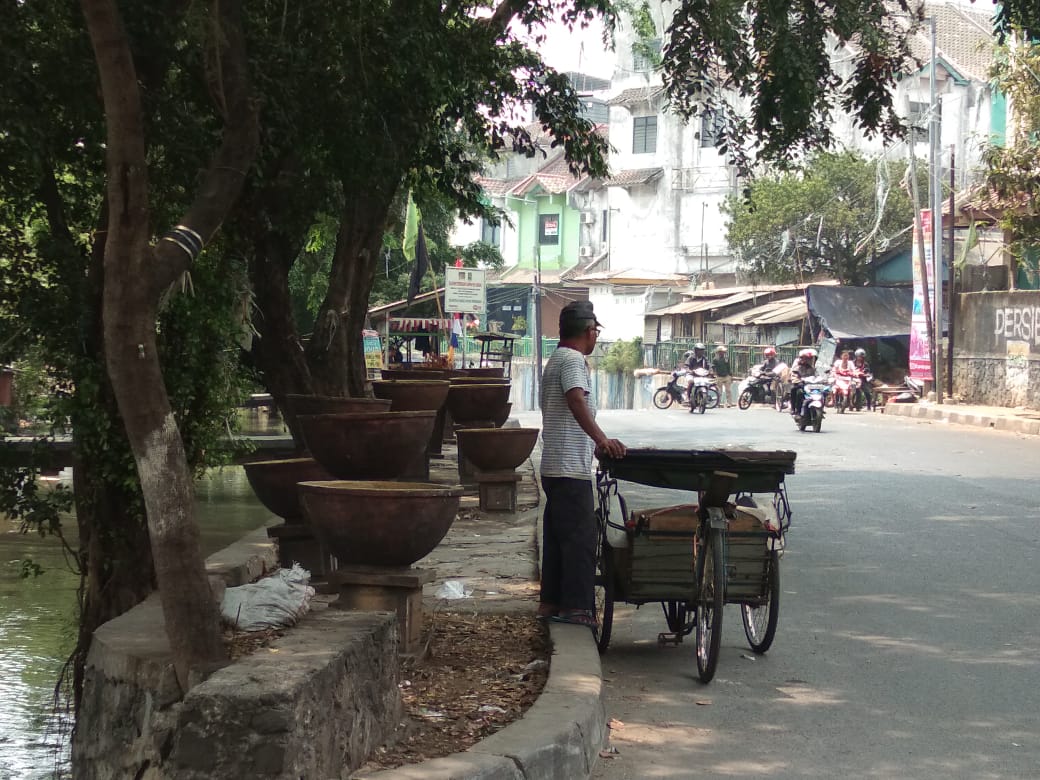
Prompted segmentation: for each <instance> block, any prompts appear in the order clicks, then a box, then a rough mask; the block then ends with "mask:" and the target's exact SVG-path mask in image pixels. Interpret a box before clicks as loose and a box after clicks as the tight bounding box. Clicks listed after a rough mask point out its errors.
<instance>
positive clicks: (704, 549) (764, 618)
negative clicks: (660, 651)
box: [596, 449, 796, 682]
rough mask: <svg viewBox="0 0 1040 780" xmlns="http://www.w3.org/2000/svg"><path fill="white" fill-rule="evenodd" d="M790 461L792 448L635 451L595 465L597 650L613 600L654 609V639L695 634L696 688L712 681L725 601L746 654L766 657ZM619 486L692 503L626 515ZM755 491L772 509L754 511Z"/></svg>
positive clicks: (602, 645) (776, 600) (774, 616)
mask: <svg viewBox="0 0 1040 780" xmlns="http://www.w3.org/2000/svg"><path fill="white" fill-rule="evenodd" d="M795 457H796V455H795V453H794V452H790V451H773V452H762V451H755V450H738V449H726V450H656V449H641V450H629V451H628V453H627V454H626V455H625V457H624V458H621V459H619V460H612V459H609V458H603V459H601V460H600V467H599V470H598V471H597V474H596V490H597V507H596V514H597V521H598V523H599V532H600V544H599V554H598V557H597V567H596V611H597V620H598V623H599V629H598V635H597V644H598V646H599V649H600V652H605V651H606V649H607V647H608V646H609V644H610V633H611V628H612V625H613V617H614V603H615V602H617V601H620V602H624V603H628V604H635V605H637V606H639V605H643V604H647V603H651V602H660V604H661V606H662V609H663V611H664V615H665V621H666V623H667V625H668V631H667V632H663V633H661V634H659V635H658V641H660V642H674V643H680V642H682V639H683V637H684V636H687V635H689V634H691V633H693V632H694V631H695V632H696V644H697V670H698V674H699V677H700V679H701V681H702V682H710V681H711V679H712V678H713V677H714V675H715V668H716V666H717V664H718V656H719V643H720V640H721V635H722V612H723V609H722V608H723V606H724V605H725V604H738V605H740V608H741V616H742V618H743V622H744V632H745V634H746V636H747V639H748V643H749V645H750V646H751V649H752V650H753V651H754V652H756V653H764V652H766V651H767V650H768V649H769V647H770V645H772V642H773V637H774V636H775V633H776V626H777V620H778V617H779V607H780V566H779V564H780V553H781V551H782V549H783V541H784V535H785V533H786V531H787V529H788V527H789V526H790V522H791V511H790V506H789V504H788V501H787V493H786V490H785V488H784V477H785V475H787V474H793V473H794V462H795ZM618 480H623V481H628V482H635V483H638V484H642V485H648V486H652V487H659V488H672V489H676V490H682V491H687V492H688V493H691V494H693V495H692V496H691V497H694V498H695V499H696V502H695V503H691V504H686V505H678V506H674V507H665V508H662V509H658V510H644V511H640V512H632V513H630V512H629V510H628V503H627V501H626V500H625V499H624V497H623V496H622V495H621V494H620V493H619V492H618ZM756 494H768V495H769V496H770V502H771V507H772V512H768V511H767V512H765V513H763V512H761V511H760V509H761V507H760V506H759V503H760V500H761V497H760V498H759V499H756V497H755V496H756ZM612 505H614V507H615V509H614V512H612V510H611V506H612ZM612 515H613V516H612Z"/></svg>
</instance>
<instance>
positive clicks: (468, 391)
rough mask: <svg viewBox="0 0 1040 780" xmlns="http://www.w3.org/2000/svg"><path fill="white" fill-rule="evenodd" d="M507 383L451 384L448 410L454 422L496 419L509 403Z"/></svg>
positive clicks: (463, 423)
mask: <svg viewBox="0 0 1040 780" xmlns="http://www.w3.org/2000/svg"><path fill="white" fill-rule="evenodd" d="M509 391H510V387H509V385H502V384H479V385H468V384H462V385H452V386H451V388H450V389H449V390H448V411H449V412H450V413H451V418H452V420H454V421H455V423H456V424H459V425H465V424H466V423H469V422H475V421H477V420H497V419H499V418H500V417H501V416H502V410H503V409H504V408H505V405H506V404H507V403H509Z"/></svg>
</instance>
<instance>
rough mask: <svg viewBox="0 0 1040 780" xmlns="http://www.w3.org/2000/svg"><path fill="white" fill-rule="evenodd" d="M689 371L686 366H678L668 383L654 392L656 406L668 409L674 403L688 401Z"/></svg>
mask: <svg viewBox="0 0 1040 780" xmlns="http://www.w3.org/2000/svg"><path fill="white" fill-rule="evenodd" d="M687 374H689V372H688V371H687V370H686V369H685V368H677V369H675V370H674V371H673V372H672V378H671V379H669V380H668V384H666V385H665V386H664V387H662V388H660V389H658V391H657V392H656V393H654V406H656V407H657V408H658V409H668V408H669V407H670V406H671V405H672V404H673V403H676V404H684V403H687V402H688V400H687V395H686V385H687V382H686V376H687Z"/></svg>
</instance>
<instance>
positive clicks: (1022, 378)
mask: <svg viewBox="0 0 1040 780" xmlns="http://www.w3.org/2000/svg"><path fill="white" fill-rule="evenodd" d="M958 302H959V308H958V311H957V315H956V317H955V327H954V342H953V347H954V352H953V389H954V392H955V393H956V394H957V395H959V396H961V398H962V399H963V400H964V401H965V402H967V403H972V404H984V405H988V406H1009V407H1015V406H1026V407H1030V408H1040V292H1037V291H1029V292H1007V291H1004V292H984V293H981V292H980V293H966V294H964V295H960V296H958Z"/></svg>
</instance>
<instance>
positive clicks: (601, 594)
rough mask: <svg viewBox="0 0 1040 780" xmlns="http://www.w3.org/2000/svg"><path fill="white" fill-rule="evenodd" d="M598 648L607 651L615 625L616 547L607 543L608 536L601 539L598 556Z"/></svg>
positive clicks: (596, 589)
mask: <svg viewBox="0 0 1040 780" xmlns="http://www.w3.org/2000/svg"><path fill="white" fill-rule="evenodd" d="M595 593H596V624H597V625H598V626H599V627H598V628H597V629H596V648H597V649H598V650H599V651H600V652H601V653H605V652H607V647H608V646H609V645H610V631H611V629H612V628H613V627H614V548H613V547H611V546H610V545H609V544H607V539H606V537H605V536H604V537H602V538H601V539H600V545H599V554H598V555H597V556H596V586H595Z"/></svg>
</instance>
